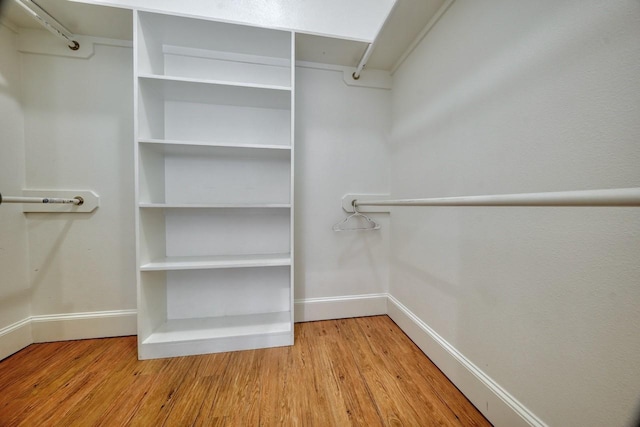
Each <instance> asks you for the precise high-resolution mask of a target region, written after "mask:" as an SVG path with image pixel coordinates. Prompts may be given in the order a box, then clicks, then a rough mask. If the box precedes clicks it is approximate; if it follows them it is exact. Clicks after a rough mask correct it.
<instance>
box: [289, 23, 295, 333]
mask: <svg viewBox="0 0 640 427" xmlns="http://www.w3.org/2000/svg"><path fill="white" fill-rule="evenodd" d="M290 38H291V39H290V44H291V50H290V54H291V64H293V66H292V67H291V69H290V72H291V77H290V82H291V108H290V118H289V126H290V127H289V136H290V139H289V144H290V146H291V153H290V155H291V164H290V171H289V172H290V174H291V176H290V181H289V194H290V195H291V214H290V223H289V239H290V243H289V245H290V247H291V269H290V271H289V273H290V286H291V292H290V294H289V313H290V322H291V331H292V336H291V339H292V341H293V328H294V326H293V324H294V319H295V313H294V308H295V295H294V292H295V265H296V263H295V218H296V204H295V158H296V156H295V147H296V144H295V135H296V130H295V125H296V119H295V116H296V67H295V63H296V33H295V32H291V33H290ZM292 344H293V342H292Z"/></svg>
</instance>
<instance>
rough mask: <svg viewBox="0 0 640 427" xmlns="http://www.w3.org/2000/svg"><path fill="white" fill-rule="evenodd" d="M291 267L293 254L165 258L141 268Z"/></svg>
mask: <svg viewBox="0 0 640 427" xmlns="http://www.w3.org/2000/svg"><path fill="white" fill-rule="evenodd" d="M289 265H291V254H251V255H220V256H199V257H165V258H160V259H155V260H153V261H151V262H149V263H146V264H143V265H141V266H140V271H168V270H204V269H214V268H250V267H279V266H289Z"/></svg>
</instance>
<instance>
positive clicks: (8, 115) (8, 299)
mask: <svg viewBox="0 0 640 427" xmlns="http://www.w3.org/2000/svg"><path fill="white" fill-rule="evenodd" d="M16 44H17V36H16V34H15V33H13V32H12V31H11V30H9V29H8V28H7V27H5V26H3V25H1V24H0V58H2V59H1V60H0V192H1V193H2V194H3V195H5V196H20V195H21V193H22V188H23V187H24V174H25V159H24V115H23V113H22V106H21V103H20V91H21V89H22V78H21V67H20V57H19V54H18V51H17V50H16ZM26 230H27V221H26V219H25V216H24V214H23V213H22V206H21V205H19V204H3V205H1V206H0V271H2V274H1V275H0V329H2V328H4V327H6V326H9V325H11V324H12V323H15V322H18V321H20V320H23V319H25V318H26V317H28V316H29V301H30V295H29V280H28V275H27V232H26ZM4 350H5V349H4V348H0V357H2V356H3V355H5V354H4V353H5V351H4Z"/></svg>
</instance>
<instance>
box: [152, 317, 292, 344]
mask: <svg viewBox="0 0 640 427" xmlns="http://www.w3.org/2000/svg"><path fill="white" fill-rule="evenodd" d="M291 328H292V324H291V313H290V312H288V311H282V312H276V313H261V314H249V315H241V316H222V317H201V318H194V319H169V320H167V321H166V322H165V323H164V324H162V325H161V326H160V327H159V328H157V329H156V330H155V331H154V332H153V333H152V334H151V335H149V336H148V337H147V338H146V339H145V340H144V341H143V344H162V343H172V344H173V343H179V342H189V341H202V340H215V339H224V338H231V337H233V338H236V337H247V336H251V335H270V334H274V335H275V334H286V333H290V332H291Z"/></svg>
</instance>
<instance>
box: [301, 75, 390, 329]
mask: <svg viewBox="0 0 640 427" xmlns="http://www.w3.org/2000/svg"><path fill="white" fill-rule="evenodd" d="M390 97H391V93H390V91H389V90H384V89H371V88H361V87H350V86H347V85H346V84H345V83H344V81H343V75H342V71H330V70H319V69H310V68H303V67H297V68H296V142H295V144H296V148H295V173H296V189H295V191H296V194H295V200H296V217H295V227H296V230H295V232H296V245H295V250H296V252H295V256H296V261H295V262H296V278H295V298H296V299H297V300H300V299H302V300H304V299H313V298H329V297H339V296H347V295H361V294H371V293H380V292H386V291H387V289H388V254H389V236H388V233H389V227H388V224H389V222H388V220H389V218H388V214H371V216H372V217H374V218H375V219H376V220H378V221H380V222H381V223H382V229H381V230H380V231H373V232H340V233H337V232H334V231H333V230H332V226H333V224H335V223H336V222H338V221H341V220H342V219H344V218H345V217H346V214H345V212H344V211H343V210H342V208H341V199H342V196H343V195H344V194H345V193H349V192H352V193H353V192H356V193H357V192H361V193H386V192H388V189H389V162H388V159H389V157H388V156H389V151H388V150H389V147H388V133H389V129H390V111H389V106H390ZM355 304H358V303H357V302H355V301H354V305H352V306H351V307H353V308H354V309H355ZM349 308H350V307H342V308H340V310H341V312H342V313H345V315H348V313H349ZM354 313H355V312H354ZM300 315H301V313H296V316H300ZM337 317H340V316H337ZM307 320H311V319H309V318H308V317H307Z"/></svg>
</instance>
